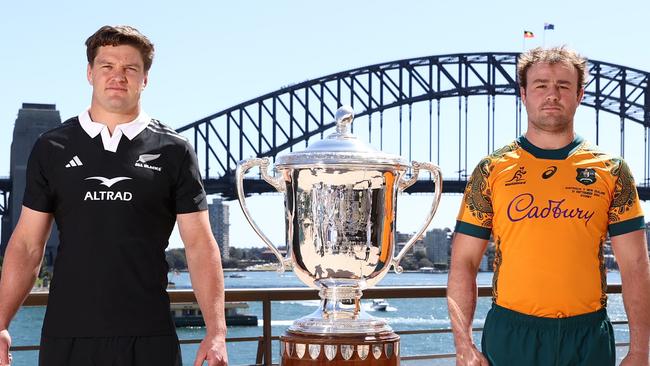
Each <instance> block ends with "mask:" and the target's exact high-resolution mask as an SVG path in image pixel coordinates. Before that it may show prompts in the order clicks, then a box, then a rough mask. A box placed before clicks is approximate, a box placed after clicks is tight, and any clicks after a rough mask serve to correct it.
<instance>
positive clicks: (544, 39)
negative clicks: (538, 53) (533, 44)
mask: <svg viewBox="0 0 650 366" xmlns="http://www.w3.org/2000/svg"><path fill="white" fill-rule="evenodd" d="M542 48H546V24H544V32H543V33H542Z"/></svg>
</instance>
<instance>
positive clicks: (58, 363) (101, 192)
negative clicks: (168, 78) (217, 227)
mask: <svg viewBox="0 0 650 366" xmlns="http://www.w3.org/2000/svg"><path fill="white" fill-rule="evenodd" d="M86 46H87V56H88V70H87V76H88V81H89V82H90V84H91V86H92V90H93V92H92V100H91V104H90V108H89V109H88V110H87V111H84V112H82V113H81V114H80V115H79V116H78V117H74V118H71V119H69V120H67V121H66V122H64V123H63V124H61V126H59V127H57V128H55V129H53V130H51V131H48V132H46V133H44V134H43V135H42V136H41V137H40V138H39V139H38V140H37V142H36V143H35V145H34V148H33V150H32V153H31V156H30V158H29V162H28V167H27V185H26V188H25V197H24V200H23V208H22V212H21V215H20V219H19V221H18V224H17V226H16V229H15V230H14V232H13V235H12V236H11V239H10V241H9V245H8V247H7V251H6V256H5V260H4V268H3V271H2V278H1V281H0V365H7V364H8V363H9V362H10V361H9V360H8V359H9V357H10V356H9V354H8V349H9V347H10V345H11V338H10V336H9V332H8V331H7V329H8V327H9V322H10V321H11V319H12V318H13V316H14V315H15V314H16V311H17V310H18V308H19V307H20V304H21V302H22V301H23V300H24V299H25V297H26V296H27V294H28V293H29V291H30V289H31V287H32V285H33V283H34V280H35V277H36V274H37V273H38V270H39V266H40V263H41V259H42V257H43V250H44V246H45V241H46V239H47V237H48V236H49V234H50V230H51V227H52V220H56V223H57V226H58V228H59V235H60V246H59V251H58V255H57V258H56V262H55V265H54V274H53V279H52V283H51V287H50V296H49V300H48V306H47V310H46V314H45V319H44V322H43V331H42V336H41V348H40V354H39V365H41V366H75V365H79V366H88V365H98V366H99V365H107V366H108V365H120V366H122V365H129V366H141V365H142V366H148V365H170V366H171V365H174V366H176V365H181V363H182V361H181V355H180V347H179V342H178V338H177V337H176V332H175V329H174V325H173V322H172V319H171V317H170V311H169V297H168V295H167V292H166V286H167V271H168V267H167V263H166V261H165V248H166V247H167V245H168V239H169V236H170V234H171V232H172V229H173V227H174V224H175V223H176V222H177V223H178V227H179V231H180V234H181V238H182V239H183V243H184V245H185V248H186V255H187V260H188V266H189V270H190V274H191V278H192V284H193V288H194V291H195V293H196V298H197V300H198V302H199V305H200V307H201V310H202V313H203V317H204V319H205V323H206V336H205V338H204V339H203V342H201V345H200V346H199V350H198V353H197V356H196V360H195V362H194V365H202V364H203V363H204V361H206V360H207V361H208V364H209V365H226V364H227V363H228V361H227V360H228V358H227V354H226V346H225V335H226V325H225V318H224V303H223V302H224V291H223V273H222V271H221V259H220V254H219V249H218V247H217V243H216V242H215V239H214V237H213V236H212V232H211V229H210V224H209V221H208V214H207V211H206V209H207V201H206V195H205V191H204V190H203V185H202V180H201V176H200V174H199V170H198V165H197V160H196V156H195V154H194V150H193V149H192V146H190V144H189V143H188V142H187V140H186V139H185V138H183V137H182V136H180V135H178V134H176V132H174V130H172V129H170V128H169V127H167V126H165V125H163V124H162V123H160V122H159V121H157V120H155V119H152V118H150V117H149V116H147V115H146V114H145V113H144V112H143V111H142V110H141V108H140V95H141V93H142V91H143V90H144V88H145V86H146V85H147V76H148V71H149V68H150V67H151V63H152V60H153V53H154V48H153V44H152V43H151V42H150V41H149V40H148V39H147V38H146V37H145V36H143V35H142V34H140V33H139V32H138V31H137V30H136V29H134V28H132V27H129V26H117V27H111V26H104V27H102V28H100V29H99V30H98V31H97V32H96V33H95V34H93V35H92V36H91V37H90V38H88V40H87V41H86Z"/></svg>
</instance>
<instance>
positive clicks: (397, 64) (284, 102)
mask: <svg viewBox="0 0 650 366" xmlns="http://www.w3.org/2000/svg"><path fill="white" fill-rule="evenodd" d="M518 55H519V54H518V53H504V52H484V53H460V54H449V55H436V56H426V57H419V58H411V59H404V60H398V61H391V62H386V63H381V64H375V65H370V66H364V67H360V68H357V69H353V70H348V71H343V72H338V73H335V74H331V75H327V76H323V77H320V78H316V79H313V80H307V81H304V82H300V83H297V84H292V85H288V86H285V87H283V88H281V89H279V90H277V91H274V92H271V93H268V94H265V95H262V96H260V97H257V98H254V99H251V100H249V101H246V102H243V103H240V104H238V105H235V106H233V107H230V108H228V109H225V110H222V111H219V112H217V113H214V114H212V115H210V116H207V117H205V118H202V119H200V120H198V121H196V122H193V123H190V124H188V125H185V126H183V127H181V128H179V129H178V130H177V131H179V132H182V133H184V134H185V135H186V136H188V137H189V138H190V139H191V141H192V142H193V144H194V146H195V149H196V152H197V156H199V159H200V161H201V162H202V168H203V170H204V171H203V175H204V178H205V179H206V187H207V189H208V191H210V192H211V193H216V192H219V193H222V194H223V195H224V196H226V197H229V198H234V190H233V188H232V183H233V172H234V169H235V168H236V164H237V162H238V161H239V160H241V159H244V158H248V157H252V156H256V157H271V158H273V157H275V156H276V155H277V154H279V153H281V152H283V151H288V150H292V149H293V148H294V147H295V146H299V145H300V144H302V143H304V144H308V143H309V140H310V139H311V138H315V137H318V139H320V138H322V136H323V134H324V133H325V132H326V131H327V130H329V129H331V128H332V127H333V126H334V122H333V119H334V113H335V110H336V108H337V107H338V106H340V105H342V104H350V105H352V106H353V107H354V109H355V111H356V113H357V119H359V118H362V117H366V118H367V119H368V122H367V126H368V131H367V136H368V139H369V140H372V136H377V135H378V139H379V141H378V143H376V141H375V142H374V144H375V145H376V146H377V147H379V148H382V147H383V145H384V140H383V138H384V137H383V133H382V132H381V131H382V130H383V129H384V128H385V124H384V113H385V112H387V111H389V110H393V109H399V113H398V114H397V119H398V121H397V122H398V123H399V126H400V128H399V135H400V136H399V139H398V140H399V143H398V144H399V149H398V151H397V153H399V154H400V155H402V154H405V152H404V151H402V150H403V146H402V145H403V144H404V145H407V146H406V147H407V148H408V157H409V158H410V157H411V148H412V144H411V136H412V134H413V131H412V128H411V123H412V120H411V113H412V107H413V106H414V105H416V104H418V103H422V102H428V111H429V113H428V114H429V129H430V130H432V129H433V128H434V127H437V128H438V134H437V139H438V141H436V142H434V141H430V142H429V150H430V153H429V160H435V159H433V156H432V155H433V154H432V153H431V148H432V146H433V145H435V146H436V148H437V149H439V148H440V146H441V144H440V139H441V138H442V137H441V135H440V133H439V130H440V124H441V121H440V118H441V117H440V114H441V107H440V105H441V104H440V103H441V101H442V100H443V99H447V98H457V99H458V117H457V120H456V121H454V122H455V123H456V122H457V124H458V136H457V137H458V151H457V152H454V153H455V154H456V153H457V156H456V157H457V158H458V165H457V168H458V169H457V171H456V173H458V176H457V179H452V180H449V181H446V182H445V183H446V184H445V190H446V191H450V192H459V191H461V190H462V188H463V187H464V183H465V182H464V179H465V177H466V175H467V168H468V166H467V164H468V163H467V156H468V151H467V150H468V148H470V145H471V142H468V133H469V132H468V130H469V129H468V126H467V124H468V117H467V113H468V97H470V96H486V97H487V99H486V100H487V108H486V110H487V116H486V117H487V118H486V120H487V143H486V149H485V151H486V152H487V151H492V150H493V149H494V148H495V147H496V146H495V142H494V141H495V139H494V134H495V130H496V127H495V113H496V112H495V105H496V104H497V98H499V97H500V96H511V97H512V96H514V100H515V103H514V108H515V113H514V114H515V118H514V120H515V124H514V134H515V135H518V134H520V133H521V125H522V106H521V101H520V98H519V90H518V86H517V81H516V61H517V57H518ZM588 67H589V73H590V76H591V77H590V78H589V81H588V84H587V86H586V88H585V97H584V99H583V101H582V104H583V105H585V106H588V107H590V108H591V109H593V110H594V111H595V129H596V141H595V142H596V143H597V144H598V142H599V141H598V140H599V128H600V113H601V112H605V113H608V114H612V115H615V116H617V117H618V118H619V120H620V125H621V127H620V131H621V134H620V139H621V141H620V146H621V150H622V151H623V146H624V144H625V134H624V130H625V125H626V122H627V121H631V122H634V123H638V124H641V125H642V126H643V130H644V134H645V136H644V159H643V161H644V167H643V171H644V172H643V177H642V179H639V178H641V177H637V179H639V181H640V182H642V185H641V186H640V187H639V188H640V190H641V189H645V188H644V187H645V186H646V184H647V183H648V174H649V172H650V165H649V161H650V158H649V156H650V147H649V146H650V145H649V142H648V131H649V130H650V96H649V94H650V89H649V83H648V79H649V75H650V74H649V73H648V72H645V71H641V70H637V69H633V68H629V67H625V66H621V65H615V64H611V63H607V62H601V61H595V60H591V61H589V66H588ZM434 107H435V109H436V110H435V111H434ZM403 108H407V109H408V115H407V116H406V117H405V116H404V113H403V110H402V109H403ZM463 108H464V117H465V118H464V121H463ZM373 118H374V120H373ZM403 119H406V121H403ZM434 119H435V121H434ZM445 123H448V122H445ZM463 123H464V124H465V126H463ZM403 124H408V135H409V136H408V137H407V138H405V137H404V136H402V133H403V132H404V129H403V128H402V125H403ZM373 128H374V129H375V131H377V130H379V131H380V132H379V133H377V132H373ZM416 133H417V131H416ZM431 135H433V134H432V133H430V136H431ZM391 138H393V139H394V137H392V136H391ZM445 138H447V137H445ZM454 138H456V136H454ZM405 139H406V141H405ZM371 142H372V141H371ZM437 156H438V159H439V157H440V151H438V152H437ZM463 160H464V161H463ZM470 169H471V167H470ZM636 174H637V175H638V174H639V173H638V172H637V173H636ZM454 175H455V174H451V176H454ZM446 176H450V175H449V174H447V175H446ZM247 183H248V184H249V185H250V188H251V189H252V191H253V192H260V193H261V192H266V191H270V190H271V189H272V188H271V187H269V186H267V185H266V184H265V183H260V182H256V181H255V180H250V181H247ZM258 183H259V184H258ZM426 189H429V188H424V186H422V185H418V184H416V185H414V186H413V187H412V191H415V192H417V191H418V190H422V191H424V190H426ZM643 194H644V195H645V191H644V192H643Z"/></svg>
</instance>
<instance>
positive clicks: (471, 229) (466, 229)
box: [454, 221, 492, 240]
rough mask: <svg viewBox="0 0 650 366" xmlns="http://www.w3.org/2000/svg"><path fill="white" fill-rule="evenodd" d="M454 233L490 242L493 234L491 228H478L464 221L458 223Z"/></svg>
mask: <svg viewBox="0 0 650 366" xmlns="http://www.w3.org/2000/svg"><path fill="white" fill-rule="evenodd" d="M454 231H455V232H457V233H463V234H466V235H469V236H473V237H476V238H480V239H485V240H489V239H490V235H491V234H492V229H491V228H487V227H482V226H477V225H473V224H470V223H467V222H463V221H456V228H455V229H454Z"/></svg>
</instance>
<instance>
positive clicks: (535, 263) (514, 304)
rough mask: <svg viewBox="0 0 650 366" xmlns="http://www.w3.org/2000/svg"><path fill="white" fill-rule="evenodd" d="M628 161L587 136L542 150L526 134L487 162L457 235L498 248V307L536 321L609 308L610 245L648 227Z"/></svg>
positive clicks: (472, 184) (475, 179)
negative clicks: (611, 239) (606, 258)
mask: <svg viewBox="0 0 650 366" xmlns="http://www.w3.org/2000/svg"><path fill="white" fill-rule="evenodd" d="M644 227H645V225H644V218H643V212H642V210H641V206H640V203H639V199H638V195H637V191H636V186H635V184H634V180H633V177H632V174H631V173H630V170H629V168H628V166H627V164H626V163H625V162H624V161H623V160H622V159H620V158H615V157H612V156H611V155H608V154H605V153H603V152H600V151H598V150H597V148H596V147H594V146H592V145H590V144H589V143H588V142H586V141H584V140H583V139H582V138H580V137H576V139H575V140H574V141H573V142H572V143H571V144H569V145H568V146H566V147H564V148H562V149H558V150H543V149H540V148H538V147H536V146H534V145H532V144H531V143H530V142H529V141H528V140H526V138H525V137H523V136H522V137H520V138H518V139H517V140H515V141H514V142H512V143H511V144H509V145H507V146H505V147H503V148H501V149H500V150H497V151H495V152H494V153H492V154H491V155H490V156H488V157H487V158H485V159H483V160H481V161H480V162H479V164H478V166H477V167H476V169H475V170H474V172H473V173H472V176H471V178H470V179H469V181H468V183H467V188H466V189H465V195H464V197H463V204H462V205H461V209H460V212H459V214H458V221H457V224H456V231H457V232H460V233H463V234H467V235H471V236H474V237H478V238H483V239H489V238H490V234H492V237H493V240H494V243H495V246H496V247H495V259H494V278H493V288H492V292H493V301H494V302H495V303H496V304H498V305H500V306H503V307H505V308H508V309H511V310H515V311H518V312H521V313H524V314H528V315H533V316H538V317H553V318H558V317H565V316H574V315H579V314H584V313H589V312H593V311H597V310H599V309H601V308H603V307H605V306H606V304H607V295H606V286H607V283H606V277H605V274H606V273H605V265H604V255H603V243H604V242H605V238H606V235H607V232H608V231H609V234H610V235H611V236H616V235H620V234H624V233H628V232H631V231H635V230H639V229H642V228H644Z"/></svg>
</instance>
